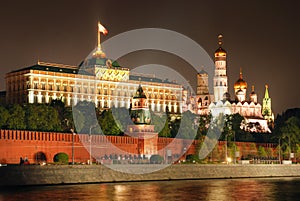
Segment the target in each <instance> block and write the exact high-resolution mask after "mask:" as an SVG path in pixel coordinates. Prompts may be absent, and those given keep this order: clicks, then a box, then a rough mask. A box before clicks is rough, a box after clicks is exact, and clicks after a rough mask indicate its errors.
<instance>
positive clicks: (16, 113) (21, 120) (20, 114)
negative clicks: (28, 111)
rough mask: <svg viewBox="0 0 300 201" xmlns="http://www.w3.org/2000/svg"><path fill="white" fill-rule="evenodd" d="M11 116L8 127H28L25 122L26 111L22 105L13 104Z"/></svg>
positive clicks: (21, 128) (10, 110)
mask: <svg viewBox="0 0 300 201" xmlns="http://www.w3.org/2000/svg"><path fill="white" fill-rule="evenodd" d="M9 113H10V116H9V118H8V120H7V127H8V128H9V129H20V130H23V129H25V128H26V124H25V111H24V110H23V108H22V107H21V106H20V105H16V104H15V105H13V106H12V107H11V108H10V109H9Z"/></svg>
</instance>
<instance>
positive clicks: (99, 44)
mask: <svg viewBox="0 0 300 201" xmlns="http://www.w3.org/2000/svg"><path fill="white" fill-rule="evenodd" d="M99 25H100V21H98V27H97V30H98V50H99V51H102V50H101V42H100V35H101V33H100V30H99Z"/></svg>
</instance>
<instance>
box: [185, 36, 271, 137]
mask: <svg viewBox="0 0 300 201" xmlns="http://www.w3.org/2000/svg"><path fill="white" fill-rule="evenodd" d="M222 39H223V36H222V35H219V36H218V44H219V47H218V49H217V50H216V51H215V54H214V59H215V75H214V78H213V86H214V87H213V92H214V93H213V94H210V93H209V88H208V73H207V72H206V71H204V70H201V71H200V72H199V73H198V74H197V92H196V95H195V96H190V97H189V98H188V99H187V101H186V102H185V105H184V111H186V110H190V111H192V112H194V113H196V114H199V115H207V114H209V113H211V114H212V116H218V115H219V114H221V113H222V114H224V115H226V114H227V115H230V114H236V113H239V114H240V115H241V116H243V117H244V121H243V122H242V124H241V128H242V129H244V130H246V131H250V132H263V133H268V132H271V131H270V129H269V126H272V124H273V122H274V114H273V113H272V109H271V98H270V97H269V92H268V86H267V85H266V91H265V97H264V99H263V105H261V104H260V103H258V101H257V94H256V93H255V91H254V86H252V87H251V93H250V95H249V97H247V89H248V84H247V82H246V81H245V80H244V79H243V73H242V69H241V70H240V76H239V78H238V79H237V81H236V82H235V83H234V98H233V99H232V98H231V96H230V94H229V92H228V77H227V72H226V71H227V52H226V51H225V50H224V49H223V48H222V44H223V40H222ZM183 93H184V95H183V97H186V96H187V90H185V91H184V92H183Z"/></svg>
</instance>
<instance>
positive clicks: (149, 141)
mask: <svg viewBox="0 0 300 201" xmlns="http://www.w3.org/2000/svg"><path fill="white" fill-rule="evenodd" d="M129 113H130V118H131V120H132V122H133V124H132V125H127V131H126V132H125V135H127V136H131V137H135V138H138V154H139V155H140V156H142V155H145V156H146V157H148V158H150V156H151V155H153V154H157V141H158V133H156V132H155V131H154V125H150V123H151V115H150V111H149V105H148V99H147V97H146V95H145V93H144V91H143V88H142V86H141V85H139V86H138V89H137V90H136V92H135V94H134V95H133V97H132V99H131V107H130V110H129Z"/></svg>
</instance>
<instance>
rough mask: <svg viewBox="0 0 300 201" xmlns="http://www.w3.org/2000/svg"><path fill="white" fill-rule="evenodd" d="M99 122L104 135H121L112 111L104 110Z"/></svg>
mask: <svg viewBox="0 0 300 201" xmlns="http://www.w3.org/2000/svg"><path fill="white" fill-rule="evenodd" d="M98 121H99V124H100V127H101V130H102V132H103V134H104V135H121V134H123V132H122V131H121V129H120V127H119V126H118V124H117V123H116V122H115V119H114V116H113V114H112V110H111V109H109V110H104V111H103V112H102V113H101V115H100V116H99V117H98Z"/></svg>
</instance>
